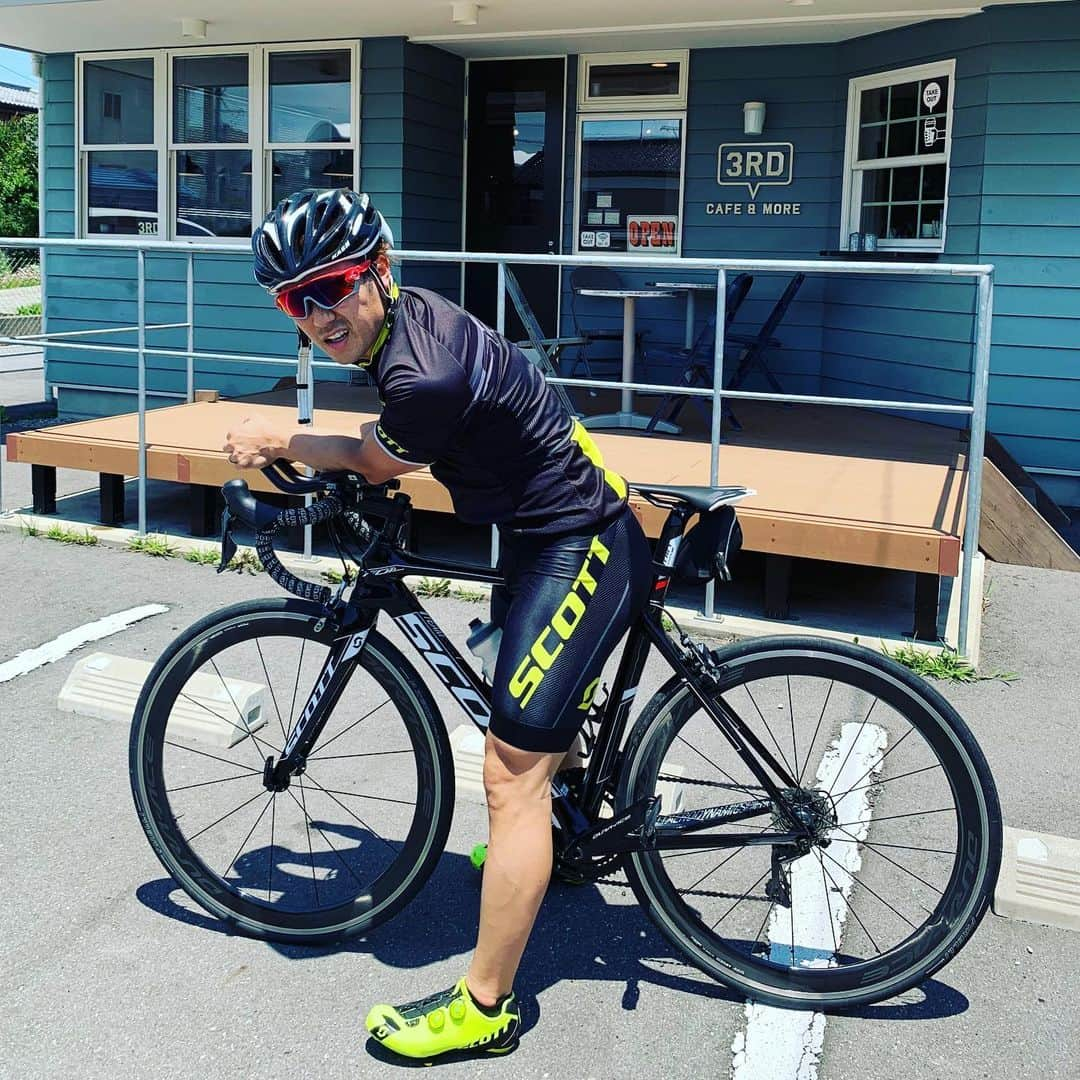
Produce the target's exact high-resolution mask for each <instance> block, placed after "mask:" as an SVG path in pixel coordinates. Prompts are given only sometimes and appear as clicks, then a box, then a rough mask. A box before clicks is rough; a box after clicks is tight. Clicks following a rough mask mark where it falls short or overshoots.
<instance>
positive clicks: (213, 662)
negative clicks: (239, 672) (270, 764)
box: [204, 657, 277, 753]
mask: <svg viewBox="0 0 1080 1080" xmlns="http://www.w3.org/2000/svg"><path fill="white" fill-rule="evenodd" d="M210 665H211V667H213V669H214V671H215V672H216V673H217V677H218V678H219V679H220V680H221V685H222V686H223V687H225V693H226V694H228V695H229V701H230V702H231V703H232V707H233V708H234V709H235V710H236V715H237V716H238V717H239V718H240V720H241V721H243V719H244V714H243V713H242V712H241V711H240V706H239V705H237V704H236V698H234V697H233V692H232V690H230V689H229V684H228V683H227V682H226V681H225V676H224V675H222V674H221V672H220V671H218V666H217V661H216V660H215V659H214V658H213V657H211V658H210ZM204 708H205V706H204ZM207 711H208V712H212V711H213V710H212V709H210V710H207ZM221 719H222V720H225V717H224V716H223V717H221ZM226 723H232V721H226ZM233 727H234V728H236V730H237V731H242V732H244V734H245V735H248V736H250V737H251V738H252V739H254V740H255V742H257V743H262V745H263V746H269V747H270V749H271V750H274V748H273V746H271V744H270V743H268V742H264V741H263V740H262V739H260V738H259V736H258V735H256V734H255V732H254V731H252V730H251V728H249V727H248V726H247V724H246V723H244V725H243V727H241V726H240V725H238V724H233ZM256 753H258V751H256ZM274 753H277V750H274Z"/></svg>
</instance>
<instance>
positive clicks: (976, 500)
mask: <svg viewBox="0 0 1080 1080" xmlns="http://www.w3.org/2000/svg"><path fill="white" fill-rule="evenodd" d="M993 317H994V279H993V275H992V274H983V275H982V276H981V277H980V278H979V290H978V297H977V300H976V307H975V385H974V387H973V389H972V401H971V404H972V408H973V410H974V411H973V412H972V414H971V435H970V438H969V440H968V462H967V466H968V470H967V471H968V499H967V513H966V514H965V516H964V545H963V556H964V561H963V567H962V569H961V572H960V627H959V631H958V633H957V643H956V645H957V651H958V652H959V653H960V654H961V655H962V656H967V651H968V619H969V618H970V617H971V603H972V599H973V598H972V595H971V585H972V574H973V571H974V565H975V553H976V552H977V551H978V550H979V520H980V517H981V513H982V472H983V451H984V449H985V446H986V405H987V401H988V399H989V396H990V324H991V320H992V319H993ZM978 602H980V603H981V598H979V601H978Z"/></svg>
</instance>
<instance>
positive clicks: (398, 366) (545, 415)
mask: <svg viewBox="0 0 1080 1080" xmlns="http://www.w3.org/2000/svg"><path fill="white" fill-rule="evenodd" d="M369 370H370V371H371V373H372V375H373V376H374V379H375V383H376V385H377V387H378V390H379V399H380V401H381V403H382V406H383V411H382V415H381V416H380V418H379V422H378V424H377V425H376V428H375V436H376V439H377V440H378V442H379V445H380V447H381V448H382V449H383V450H385V451H386V453H387V454H389V455H390V456H391V457H394V458H397V459H398V460H399V461H403V462H406V463H408V464H410V465H430V466H431V472H432V474H433V475H434V476H435V478H436V479H437V480H438V481H439V482H440V483H442V484H443V485H445V486H446V487H447V488H448V489H449V491H450V495H451V497H452V499H453V501H454V510H455V511H456V513H457V515H458V517H460V518H461V519H462V520H463V521H466V522H469V523H472V524H483V525H487V524H499V525H500V526H502V527H503V528H506V529H509V530H511V531H512V532H514V533H520V534H522V535H530V534H537V535H558V534H562V533H568V532H572V531H574V530H580V529H583V528H589V527H591V526H593V525H595V524H597V523H598V522H606V521H610V520H612V519H613V518H614V517H615V516H616V515H617V514H618V513H619V511H620V510H621V509H622V508H623V506H624V505H625V504H626V483H625V481H624V480H623V478H622V477H621V476H618V475H617V474H615V473H612V472H610V471H609V470H606V469H605V468H604V466H603V461H602V459H601V457H600V453H599V451H598V450H597V448H596V444H595V443H594V442H593V441H592V439H591V438H590V437H589V434H588V432H586V431H585V429H584V428H583V427H582V426H581V424H580V423H578V422H577V421H576V420H574V419H573V418H572V417H570V416H569V415H568V414H567V412H566V410H565V409H564V408H563V406H562V403H561V402H560V401H559V399H558V397H557V396H556V395H555V394H554V393H553V392H552V391H551V388H550V387H549V386H548V385H547V383H546V382H545V381H544V378H543V376H542V375H541V373H540V372H539V371H538V370H537V369H536V368H535V367H534V366H533V365H532V364H531V363H530V362H529V360H528V358H527V357H526V356H525V355H524V353H522V351H521V350H520V349H518V348H517V347H516V346H515V345H513V344H511V343H510V342H509V341H507V340H506V339H505V338H504V337H502V336H501V335H500V334H498V333H496V332H495V331H494V330H492V329H491V328H490V327H488V326H485V325H484V324H483V323H482V322H480V320H479V319H476V318H474V317H473V316H472V315H470V314H469V313H468V312H467V311H464V310H463V309H462V308H460V307H458V306H457V305H456V304H453V303H451V302H450V301H449V300H446V299H445V298H444V297H442V296H439V295H438V294H437V293H433V292H429V291H427V290H426V289H402V290H401V295H400V299H399V301H398V304H397V311H396V313H395V315H394V322H393V328H392V329H391V331H390V336H389V338H388V340H387V341H386V344H385V345H384V346H383V347H382V348H381V349H380V350H379V352H378V353H377V354H376V356H375V359H374V361H373V362H372V364H371V367H370V369H369Z"/></svg>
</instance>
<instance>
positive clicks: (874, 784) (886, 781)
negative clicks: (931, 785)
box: [833, 751, 942, 802]
mask: <svg viewBox="0 0 1080 1080" xmlns="http://www.w3.org/2000/svg"><path fill="white" fill-rule="evenodd" d="M888 756H889V752H888V751H886V752H885V753H884V754H882V755H881V760H882V761H884V760H885V759H886V758H887V757H888ZM940 768H942V765H941V762H940V761H939V762H937V763H936V764H934V765H924V766H923V767H922V768H921V769H912V770H911V771H910V772H906V773H898V774H897V775H896V776H887V777H885V779H884V780H874V781H872V782H871V783H869V784H863V786H862V787H851V788H848V789H847V791H845V792H844V793H843V794H841V795H834V796H833V799H834V801H836V802H839V801H840V800H841V799H842V798H844V796H845V795H850V794H851V793H852V792H853V791H865V790H866V789H867V788H874V787H878V786H880V785H881V784H891V783H893V782H894V781H896V780H904V779H906V778H907V777H909V776H918V775H919V773H924V772H932V771H933V770H934V769H940ZM871 771H872V770H871ZM869 775H870V774H869V773H867V776H869ZM861 779H865V777H860V780H861Z"/></svg>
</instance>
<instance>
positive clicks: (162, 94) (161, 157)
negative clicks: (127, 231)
mask: <svg viewBox="0 0 1080 1080" xmlns="http://www.w3.org/2000/svg"><path fill="white" fill-rule="evenodd" d="M106 60H150V61H152V62H153V70H154V141H153V142H152V143H87V142H86V141H85V138H84V137H85V134H86V132H85V125H86V92H85V75H84V68H85V65H86V64H92V63H100V62H102V61H106ZM77 61H78V62H77V63H76V65H75V145H76V148H77V149H76V153H75V191H76V193H77V201H76V206H75V235H76V236H77V237H80V238H83V239H85V238H86V237H96V236H97V235H98V234H97V233H91V232H90V231H89V223H90V222H89V218H90V207H89V201H90V192H89V182H90V170H89V168H88V167H87V155H88V154H92V153H96V152H97V151H101V150H111V151H121V152H122V151H132V152H134V151H136V150H140V151H153V152H154V153H156V154H157V177H158V190H157V224H158V231H157V232H156V233H153V234H150V235H153V236H156V237H159V238H161V237H163V236H164V235H165V233H164V232H163V231H162V229H161V222H162V221H165V220H167V214H168V189H169V186H170V185H169V178H168V175H167V174H166V172H165V170H166V168H167V165H168V162H167V161H166V154H165V147H166V145H167V139H166V130H165V128H166V124H165V118H164V115H163V112H162V110H163V108H164V106H165V105H166V104H167V102H166V85H165V84H166V74H165V52H164V50H162V49H153V50H146V49H144V50H141V51H135V52H133V51H130V50H128V51H124V52H106V53H88V54H85V55H80V56H78V57H77Z"/></svg>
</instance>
